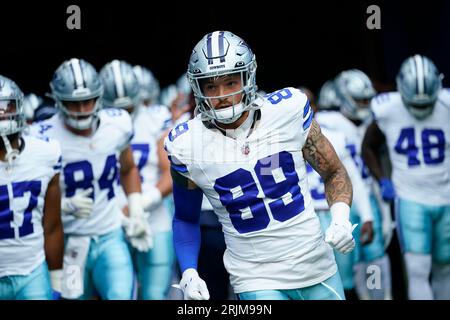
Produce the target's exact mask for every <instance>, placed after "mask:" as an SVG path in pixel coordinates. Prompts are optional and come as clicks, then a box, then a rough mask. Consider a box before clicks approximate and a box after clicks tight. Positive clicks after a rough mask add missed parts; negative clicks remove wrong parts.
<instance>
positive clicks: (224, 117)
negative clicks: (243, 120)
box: [211, 102, 244, 124]
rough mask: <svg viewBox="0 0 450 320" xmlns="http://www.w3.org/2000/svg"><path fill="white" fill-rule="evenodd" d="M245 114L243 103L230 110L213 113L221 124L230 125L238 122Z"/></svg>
mask: <svg viewBox="0 0 450 320" xmlns="http://www.w3.org/2000/svg"><path fill="white" fill-rule="evenodd" d="M242 112H244V106H243V104H242V102H241V103H238V104H235V105H233V106H231V107H228V108H223V109H220V110H214V111H211V113H212V114H213V118H214V119H215V120H216V121H217V122H220V123H224V124H229V123H233V122H235V121H237V120H238V119H239V117H240V116H241V115H242Z"/></svg>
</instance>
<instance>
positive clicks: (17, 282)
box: [0, 261, 52, 300]
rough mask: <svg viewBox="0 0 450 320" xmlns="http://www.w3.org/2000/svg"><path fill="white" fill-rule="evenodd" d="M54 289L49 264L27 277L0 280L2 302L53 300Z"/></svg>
mask: <svg viewBox="0 0 450 320" xmlns="http://www.w3.org/2000/svg"><path fill="white" fill-rule="evenodd" d="M51 299H52V288H51V285H50V274H49V272H48V268H47V263H46V262H45V261H44V262H43V263H42V264H41V265H40V266H39V267H37V268H36V269H34V270H33V271H32V272H31V273H30V274H29V275H26V276H5V277H1V278H0V300H51Z"/></svg>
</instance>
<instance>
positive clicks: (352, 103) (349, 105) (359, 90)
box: [335, 69, 376, 121]
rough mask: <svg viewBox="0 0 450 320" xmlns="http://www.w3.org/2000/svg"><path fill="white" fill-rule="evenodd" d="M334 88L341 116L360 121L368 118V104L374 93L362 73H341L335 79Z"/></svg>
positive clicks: (354, 70) (356, 71)
mask: <svg viewBox="0 0 450 320" xmlns="http://www.w3.org/2000/svg"><path fill="white" fill-rule="evenodd" d="M335 88H336V94H337V97H338V98H339V101H340V107H341V112H342V114H344V115H345V116H346V117H347V118H349V119H353V120H361V121H364V120H367V119H368V118H369V117H370V108H369V103H370V99H372V98H373V97H374V96H375V94H376V91H375V89H374V87H373V85H372V81H371V80H370V79H369V77H368V76H367V75H366V74H365V73H364V72H362V71H360V70H358V69H351V70H346V71H343V72H341V73H340V74H339V75H338V76H337V77H336V80H335Z"/></svg>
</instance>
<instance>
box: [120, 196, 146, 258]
mask: <svg viewBox="0 0 450 320" xmlns="http://www.w3.org/2000/svg"><path fill="white" fill-rule="evenodd" d="M128 210H129V212H130V217H129V218H127V217H125V216H124V217H123V219H122V224H123V227H124V229H125V233H126V235H127V237H128V239H129V241H130V243H131V245H132V246H133V247H135V248H136V249H138V250H139V251H148V250H149V249H150V248H151V247H153V237H152V231H151V228H150V225H149V223H148V217H147V215H146V214H145V213H144V209H143V208H142V199H141V194H140V193H138V192H135V193H131V194H129V195H128Z"/></svg>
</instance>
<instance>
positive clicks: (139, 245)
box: [122, 215, 153, 252]
mask: <svg viewBox="0 0 450 320" xmlns="http://www.w3.org/2000/svg"><path fill="white" fill-rule="evenodd" d="M133 223H135V222H134V221H131V219H130V218H128V217H127V216H125V215H123V217H122V225H123V227H124V229H125V233H126V237H127V239H128V241H129V242H130V244H131V246H132V247H134V248H136V249H137V250H138V251H139V252H147V251H148V250H150V249H151V248H153V233H152V230H151V228H150V225H149V223H148V221H143V222H142V221H141V222H140V223H143V225H144V229H145V231H144V232H143V233H140V234H136V235H132V236H129V234H130V229H132V228H134V226H131V224H133ZM127 230H128V231H127Z"/></svg>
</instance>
